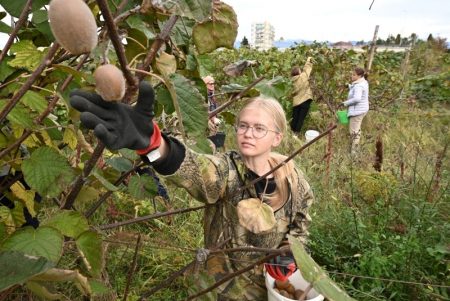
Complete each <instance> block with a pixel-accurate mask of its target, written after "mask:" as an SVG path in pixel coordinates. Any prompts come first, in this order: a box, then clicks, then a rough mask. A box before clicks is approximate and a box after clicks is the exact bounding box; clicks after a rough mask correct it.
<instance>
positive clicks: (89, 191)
mask: <svg viewBox="0 0 450 301" xmlns="http://www.w3.org/2000/svg"><path fill="white" fill-rule="evenodd" d="M98 195H99V192H98V190H97V189H95V188H94V187H90V186H83V187H82V188H81V190H80V193H78V195H77V198H76V199H75V203H78V202H83V203H87V202H91V201H96V200H97V199H98Z"/></svg>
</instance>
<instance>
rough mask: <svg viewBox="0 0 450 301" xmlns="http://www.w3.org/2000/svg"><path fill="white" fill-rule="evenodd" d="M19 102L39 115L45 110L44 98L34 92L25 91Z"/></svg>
mask: <svg viewBox="0 0 450 301" xmlns="http://www.w3.org/2000/svg"><path fill="white" fill-rule="evenodd" d="M21 101H22V102H23V103H24V104H25V105H26V106H27V107H29V108H30V109H32V110H34V111H36V112H38V113H39V114H40V113H42V112H44V111H45V109H47V105H48V102H47V101H46V100H45V98H44V96H42V95H41V94H39V93H36V92H34V91H29V90H28V91H27V92H26V93H25V95H24V96H23V97H22V99H21Z"/></svg>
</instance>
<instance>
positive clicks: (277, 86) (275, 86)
mask: <svg viewBox="0 0 450 301" xmlns="http://www.w3.org/2000/svg"><path fill="white" fill-rule="evenodd" d="M255 88H256V90H258V91H259V92H260V93H261V94H264V95H266V96H269V97H273V98H275V99H278V100H279V99H280V98H281V97H283V96H285V95H286V94H287V93H288V91H289V86H288V83H287V82H286V80H285V79H284V78H283V77H281V76H276V77H275V78H273V79H271V80H262V81H261V82H259V83H258V84H257V85H256V86H255Z"/></svg>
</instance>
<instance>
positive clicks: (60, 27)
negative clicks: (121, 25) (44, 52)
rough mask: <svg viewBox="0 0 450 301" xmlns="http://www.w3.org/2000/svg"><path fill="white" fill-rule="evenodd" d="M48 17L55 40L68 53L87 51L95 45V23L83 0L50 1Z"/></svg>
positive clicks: (76, 53)
mask: <svg viewBox="0 0 450 301" xmlns="http://www.w3.org/2000/svg"><path fill="white" fill-rule="evenodd" d="M48 18H49V20H50V28H51V30H52V32H53V35H54V36H55V38H56V41H57V42H58V43H59V44H61V46H62V47H64V48H65V49H67V50H69V52H70V53H72V54H75V55H78V54H82V53H87V52H90V51H92V49H94V48H95V46H97V24H96V23H95V18H94V15H93V14H92V12H91V10H90V9H89V7H88V6H87V5H86V3H84V2H83V0H52V1H50V6H49V9H48Z"/></svg>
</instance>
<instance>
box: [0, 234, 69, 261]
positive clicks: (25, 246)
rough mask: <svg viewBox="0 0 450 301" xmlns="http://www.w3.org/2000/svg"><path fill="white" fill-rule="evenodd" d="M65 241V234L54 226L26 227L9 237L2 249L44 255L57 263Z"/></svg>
mask: <svg viewBox="0 0 450 301" xmlns="http://www.w3.org/2000/svg"><path fill="white" fill-rule="evenodd" d="M63 242H64V236H63V235H62V234H61V233H60V232H59V231H58V230H56V229H54V228H51V227H39V228H38V229H34V228H32V227H26V228H23V229H20V230H18V231H16V232H14V233H13V235H11V236H10V237H8V238H7V239H6V240H5V242H4V243H3V245H2V248H1V249H2V250H16V251H20V252H22V253H24V254H28V255H34V256H42V257H45V258H47V259H48V260H50V261H52V262H55V263H56V262H58V260H59V258H60V257H61V255H62V247H63Z"/></svg>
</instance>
